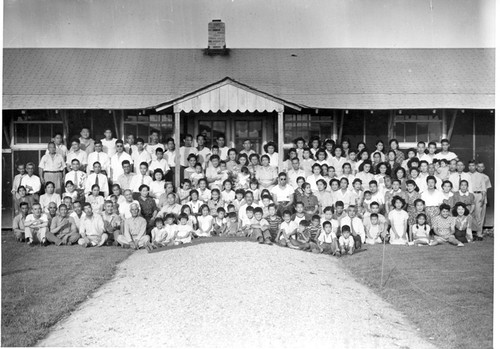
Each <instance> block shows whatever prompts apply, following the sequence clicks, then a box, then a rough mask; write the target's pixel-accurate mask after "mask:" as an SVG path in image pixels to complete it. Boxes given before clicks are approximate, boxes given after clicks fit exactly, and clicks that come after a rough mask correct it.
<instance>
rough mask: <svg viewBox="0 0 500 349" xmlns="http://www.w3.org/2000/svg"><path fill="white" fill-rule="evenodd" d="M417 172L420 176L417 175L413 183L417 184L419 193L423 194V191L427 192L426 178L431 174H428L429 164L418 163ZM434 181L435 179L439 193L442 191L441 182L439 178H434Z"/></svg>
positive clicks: (425, 162) (424, 162)
mask: <svg viewBox="0 0 500 349" xmlns="http://www.w3.org/2000/svg"><path fill="white" fill-rule="evenodd" d="M419 170H420V174H419V175H418V178H417V179H416V180H415V183H417V186H418V188H419V189H420V193H423V192H424V191H426V190H427V177H429V176H431V175H432V174H431V173H430V172H429V164H428V163H427V161H425V160H422V161H420V167H419ZM435 179H436V189H437V190H439V191H441V190H442V187H441V185H442V184H443V181H442V180H441V178H439V177H435Z"/></svg>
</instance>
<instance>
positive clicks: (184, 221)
mask: <svg viewBox="0 0 500 349" xmlns="http://www.w3.org/2000/svg"><path fill="white" fill-rule="evenodd" d="M188 221H189V216H188V215H187V214H186V213H181V214H180V215H179V225H178V226H177V235H176V236H175V244H176V245H179V244H189V243H190V242H191V235H192V234H193V233H194V230H193V227H191V226H190V225H189V224H188Z"/></svg>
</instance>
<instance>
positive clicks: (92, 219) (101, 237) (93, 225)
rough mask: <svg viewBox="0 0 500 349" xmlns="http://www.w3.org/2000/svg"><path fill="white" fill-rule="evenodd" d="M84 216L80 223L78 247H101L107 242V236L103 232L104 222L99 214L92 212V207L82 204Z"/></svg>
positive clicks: (88, 204)
mask: <svg viewBox="0 0 500 349" xmlns="http://www.w3.org/2000/svg"><path fill="white" fill-rule="evenodd" d="M83 212H84V213H85V215H84V216H83V217H82V219H81V222H80V235H81V238H80V239H79V240H78V245H80V246H82V247H92V246H98V247H100V246H102V245H104V243H105V242H106V240H108V234H107V233H105V230H104V221H103V220H102V216H101V215H100V214H97V213H94V212H93V211H92V205H90V203H88V202H86V203H84V204H83Z"/></svg>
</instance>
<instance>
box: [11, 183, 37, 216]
mask: <svg viewBox="0 0 500 349" xmlns="http://www.w3.org/2000/svg"><path fill="white" fill-rule="evenodd" d="M26 194H27V191H26V188H25V187H24V186H22V185H20V186H19V188H17V195H16V196H15V197H14V207H15V210H14V213H15V215H18V214H19V212H20V211H19V208H20V205H21V203H23V202H25V203H27V204H28V211H31V207H33V204H34V203H35V201H34V199H33V195H26Z"/></svg>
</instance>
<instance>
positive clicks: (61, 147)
mask: <svg viewBox="0 0 500 349" xmlns="http://www.w3.org/2000/svg"><path fill="white" fill-rule="evenodd" d="M63 140H64V138H63V135H62V133H60V132H57V133H56V134H55V135H54V138H52V142H54V144H55V145H56V153H57V154H59V155H61V156H62V158H63V159H64V161H66V155H67V154H68V148H67V147H66V145H65V144H64V143H63ZM48 153H49V150H48V149H47V150H46V151H45V154H48Z"/></svg>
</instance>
